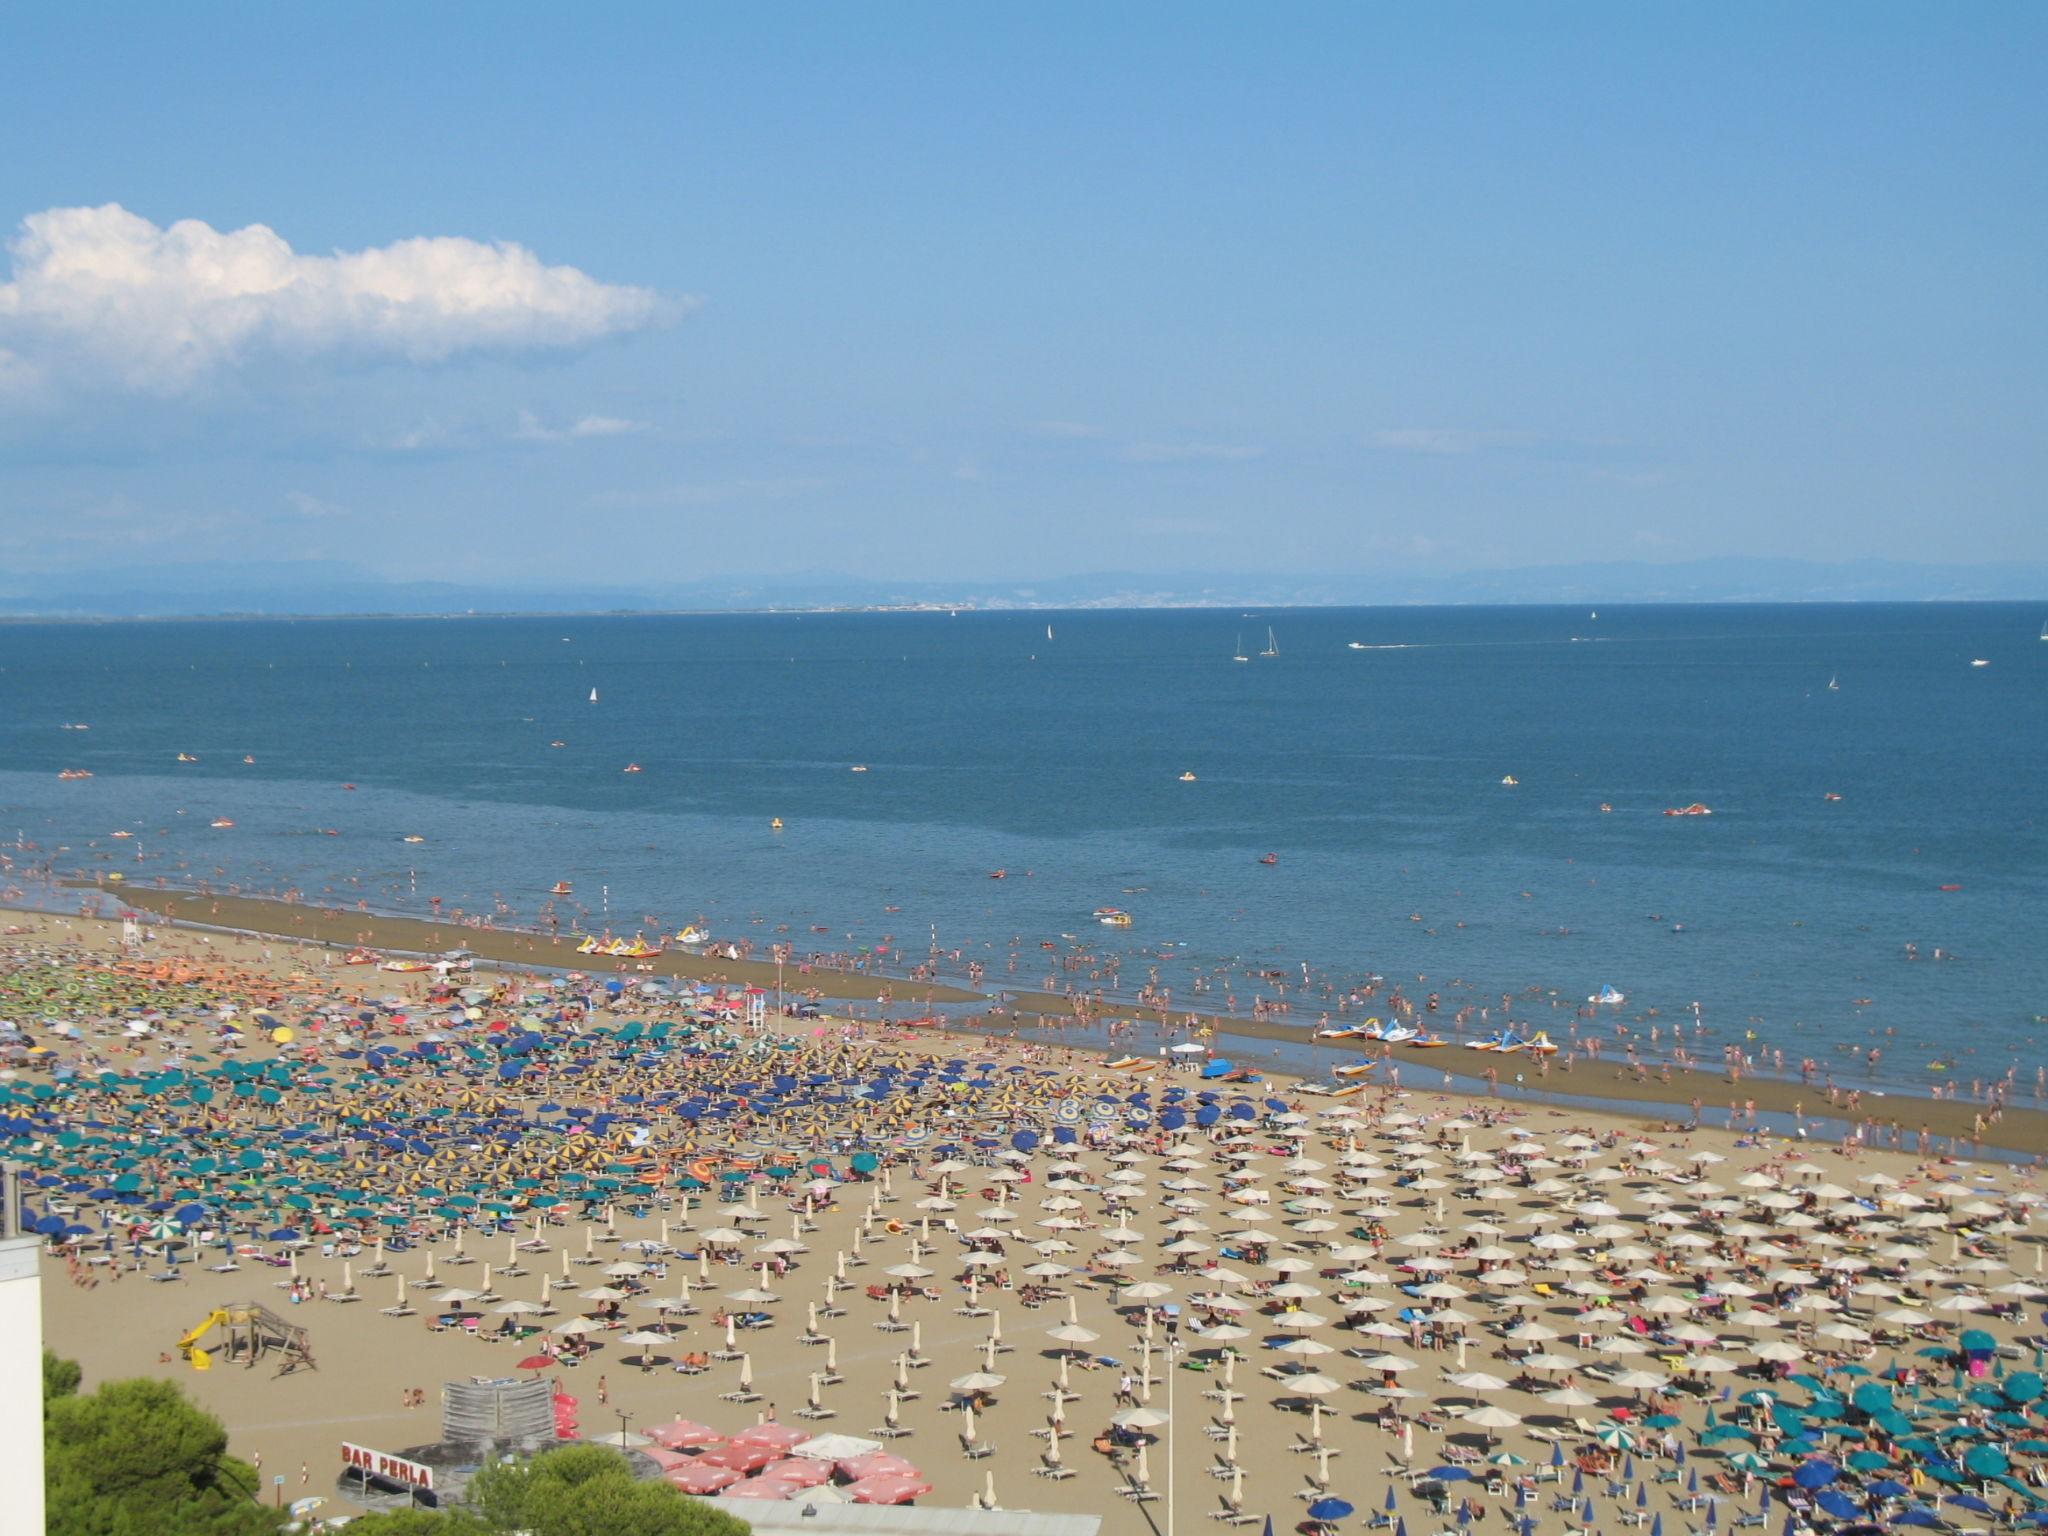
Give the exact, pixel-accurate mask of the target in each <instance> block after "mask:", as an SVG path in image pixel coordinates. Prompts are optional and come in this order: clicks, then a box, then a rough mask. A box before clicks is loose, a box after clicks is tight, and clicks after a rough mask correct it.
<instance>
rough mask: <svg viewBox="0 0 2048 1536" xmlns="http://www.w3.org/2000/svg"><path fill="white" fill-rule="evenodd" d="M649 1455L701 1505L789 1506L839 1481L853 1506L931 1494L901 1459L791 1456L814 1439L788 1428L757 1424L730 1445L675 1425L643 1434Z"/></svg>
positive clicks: (700, 1429)
mask: <svg viewBox="0 0 2048 1536" xmlns="http://www.w3.org/2000/svg"><path fill="white" fill-rule="evenodd" d="M647 1438H648V1440H649V1441H650V1442H651V1444H650V1446H649V1448H648V1450H647V1452H646V1454H647V1455H648V1456H651V1457H652V1458H653V1459H654V1460H655V1461H656V1462H657V1463H658V1464H659V1465H660V1466H661V1469H662V1476H663V1477H664V1478H666V1479H667V1480H668V1481H669V1482H670V1483H672V1484H673V1485H674V1486H675V1487H677V1488H679V1489H681V1490H682V1491H683V1492H684V1493H688V1494H695V1495H696V1496H698V1497H700V1498H704V1497H709V1496H711V1495H713V1494H716V1495H718V1496H719V1497H721V1498H727V1499H788V1498H794V1497H796V1496H797V1495H799V1494H802V1493H804V1492H806V1491H807V1490H809V1489H812V1488H821V1487H823V1486H824V1485H826V1484H827V1483H831V1482H833V1481H834V1480H835V1479H843V1482H842V1483H841V1486H840V1490H839V1491H840V1493H841V1494H842V1495H843V1496H844V1497H845V1498H847V1499H848V1500H850V1501H851V1502H853V1503H855V1504H908V1503H909V1502H911V1501H912V1500H913V1499H918V1498H922V1497H923V1496H924V1495H926V1494H928V1493H930V1492H931V1491H932V1488H931V1484H930V1483H927V1482H925V1481H924V1480H923V1479H922V1478H921V1477H920V1476H919V1475H918V1471H917V1468H916V1467H914V1466H912V1465H911V1464H910V1463H909V1462H907V1461H905V1460H904V1459H903V1458H902V1457H901V1456H892V1455H890V1454H889V1453H888V1452H887V1451H870V1452H867V1453H866V1454H864V1455H860V1456H845V1457H840V1458H838V1459H836V1460H830V1461H828V1460H825V1459H823V1458H821V1457H817V1456H796V1455H792V1454H791V1452H792V1451H794V1450H795V1449H796V1447H797V1446H799V1445H801V1444H802V1443H803V1442H804V1441H806V1440H808V1439H810V1438H811V1437H810V1436H809V1435H808V1434H807V1433H805V1432H804V1431H803V1430H800V1429H795V1428H793V1427H791V1426H790V1425H787V1424H756V1425H755V1426H754V1427H753V1428H751V1429H744V1430H741V1431H740V1432H739V1433H738V1434H736V1435H734V1436H732V1438H730V1439H727V1438H726V1437H725V1436H723V1435H721V1434H719V1433H718V1431H717V1430H715V1429H712V1428H710V1427H709V1426H708V1425H704V1424H699V1423H696V1422H695V1421H694V1420H691V1419H675V1420H672V1421H670V1422H669V1423H667V1424H661V1425H657V1426H656V1427H655V1428H653V1429H651V1430H649V1431H648V1432H647Z"/></svg>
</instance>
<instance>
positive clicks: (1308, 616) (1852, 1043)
mask: <svg viewBox="0 0 2048 1536" xmlns="http://www.w3.org/2000/svg"><path fill="white" fill-rule="evenodd" d="M2044 617H2048V615H2044V613H2043V612H2041V611H2038V609H2037V608H2035V607H2020V606H2014V605H2000V604H1970V605H1965V604H1956V605H1941V604H1915V605H1880V604H1857V605H1796V606H1771V605H1756V606H1739V605H1716V606H1679V605H1673V606H1621V607H1612V608H1610V607H1601V608H1599V609H1598V610H1597V611H1596V610H1594V609H1591V608H1583V607H1575V608H1563V607H1504V608H1482V607H1445V608H1409V607H1398V608H1361V609H1329V608H1318V609H1302V610H1261V611H1256V612H1254V611H1239V610H1228V609H1200V610H1167V611H1076V612H1053V613H1047V612H1022V611H1020V612H972V611H962V612H958V613H953V612H948V611H945V610H938V611H920V612H891V613H802V614H797V613H787V614H707V615H678V616H616V617H613V616H606V617H589V616H575V617H516V618H488V617H476V618H460V619H302V620H285V619H241V620H223V621H175V622H132V623H16V624H9V625H6V626H0V843H8V844H14V845H17V846H14V847H9V848H5V849H0V851H4V852H8V853H10V854H12V855H13V857H14V859H15V860H16V863H17V867H20V866H24V865H27V864H30V863H33V862H36V861H39V860H48V861H52V862H53V863H54V865H55V867H56V868H57V869H58V870H59V871H64V870H83V871H86V872H88V873H90V872H92V871H96V870H97V871H113V870H119V871H121V872H122V873H123V874H124V875H125V876H126V878H127V879H128V880H130V881H132V882H137V883H149V882H156V881H163V882H167V883H170V884H174V885H193V884H197V883H199V882H202V881H205V882H211V883H212V884H214V885H215V886H216V887H219V888H226V887H228V886H230V885H233V886H237V887H239V888H240V889H242V890H244V891H246V892H250V893H264V892H268V893H275V892H279V891H283V890H287V889H289V890H294V891H297V892H299V893H301V895H302V897H303V898H304V899H307V900H319V901H343V902H349V903H353V902H357V901H361V902H366V903H368V904H369V906H370V907H372V908H373V909H376V910H380V911H387V912H394V913H405V914H412V915H422V914H425V913H427V912H429V911H430V910H434V909H433V908H432V907H431V906H430V903H431V902H432V901H433V900H434V899H435V898H438V899H439V910H440V911H442V912H452V911H455V910H457V909H461V910H463V911H465V912H468V913H489V914H492V915H493V918H494V921H496V922H497V923H499V924H500V925H501V926H503V925H509V924H518V923H535V922H538V921H540V920H541V919H542V917H543V914H544V913H545V912H546V911H548V910H552V911H553V912H554V913H555V914H556V915H557V917H558V918H559V919H560V921H561V923H562V927H563V931H565V932H566V931H571V930H578V929H582V930H588V931H599V930H602V929H605V928H609V929H610V930H611V931H613V932H615V933H622V934H630V933H632V932H634V931H636V930H644V931H646V932H648V933H650V934H655V933H659V932H662V931H673V930H674V928H676V927H679V926H681V925H682V924H684V923H685V922H700V923H702V924H704V925H706V926H707V927H708V928H709V929H710V930H711V931H712V933H713V934H714V935H715V936H717V937H720V938H732V939H748V940H752V941H753V943H754V945H755V946H756V948H757V950H758V949H760V948H762V947H765V946H767V945H768V944H771V943H774V942H778V941H780V942H787V943H790V944H792V945H793V946H794V949H795V952H796V953H797V954H799V955H801V954H805V953H820V954H823V953H836V954H859V955H861V956H863V957H864V963H869V964H874V965H877V966H885V967H886V966H891V965H905V964H910V963H914V962H917V961H924V960H927V959H928V958H929V957H930V956H931V955H933V954H934V953H936V954H938V955H939V956H940V968H941V970H942V972H943V973H944V974H945V975H946V976H948V977H952V978H958V977H960V976H962V975H963V973H964V971H965V968H966V966H967V965H968V964H969V963H970V962H978V963H979V964H980V965H981V966H982V967H983V968H984V973H985V974H984V985H985V986H986V987H988V988H990V989H1004V988H1008V989H1017V990H1022V989H1033V988H1038V987H1041V986H1043V985H1045V984H1046V982H1047V981H1048V980H1051V981H1053V982H1054V983H1055V984H1057V985H1071V984H1078V985H1083V986H1091V985H1099V986H1105V987H1108V986H1113V987H1114V988H1115V989H1117V990H1118V991H1119V992H1121V993H1122V994H1124V995H1129V994H1131V993H1133V992H1135V991H1136V990H1137V989H1138V988H1139V987H1141V986H1144V985H1147V984H1148V983H1149V984H1152V985H1154V986H1156V987H1158V988H1170V989H1171V996H1172V1006H1173V1008H1174V1010H1175V1011H1176V1013H1178V1012H1180V1011H1182V1010H1184V1009H1200V1010H1209V1009H1213V1010H1217V1011H1221V1010H1223V1009H1225V1008H1226V1007H1235V1008H1236V1009H1237V1010H1239V1011H1243V1010H1246V1009H1249V1008H1250V1006H1251V1005H1252V1003H1253V1002H1254V1000H1257V999H1264V1000H1267V1001H1279V1000H1281V999H1282V998H1283V997H1284V999H1285V1001H1286V1002H1287V1003H1288V1005H1289V1009H1290V1011H1289V1013H1288V1014H1287V1015H1286V1019H1287V1022H1289V1023H1290V1024H1292V1025H1297V1026H1299V1027H1300V1028H1301V1029H1302V1030H1303V1031H1304V1032H1307V1031H1308V1030H1310V1029H1312V1028H1313V1026H1314V1024H1315V1023H1316V1021H1317V1019H1318V1018H1319V1017H1321V1016H1322V1015H1323V1014H1324V1013H1325V1012H1328V1011H1333V1003H1332V998H1333V996H1336V995H1341V994H1343V993H1344V992H1346V991H1349V990H1350V989H1353V988H1355V987H1357V986H1358V985H1360V984H1361V982H1362V981H1363V980H1364V979H1365V978H1367V977H1370V976H1375V975H1377V976H1380V977H1383V978H1385V982H1384V985H1393V984H1399V985H1400V986H1401V988H1402V989H1403V991H1404V992H1405V993H1406V994H1407V995H1408V996H1410V997H1412V998H1414V999H1416V1000H1417V1001H1418V1002H1420V1001H1421V1000H1422V999H1423V998H1424V997H1425V996H1427V995H1428V994H1431V993H1436V994H1438V995H1439V997H1440V998H1441V1009H1442V1016H1441V1018H1442V1020H1447V1019H1448V1017H1449V1015H1450V1013H1451V1012H1452V1010H1454V1009H1456V1008H1458V1007H1460V1006H1464V1005H1468V1004H1469V1005H1471V1006H1472V1007H1474V1008H1475V1009H1476V1008H1478V1007H1480V1006H1485V1007H1486V1008H1487V1009H1488V1010H1489V1013H1488V1017H1489V1020H1490V1022H1491V1023H1492V1024H1494V1025H1495V1026H1497V1025H1498V1023H1499V1021H1500V1019H1501V1017H1502V1009H1503V999H1504V998H1505V999H1506V1008H1507V1012H1508V1014H1509V1015H1510V1016H1512V1017H1513V1018H1515V1019H1517V1020H1520V1021H1523V1022H1525V1023H1526V1024H1527V1025H1528V1026H1529V1027H1532V1028H1544V1029H1548V1030H1550V1031H1551V1032H1552V1033H1553V1035H1554V1036H1557V1037H1560V1038H1561V1037H1562V1035H1563V1033H1564V1032H1565V1031H1566V1030H1567V1028H1568V1027H1569V1024H1570V1020H1571V1016H1572V1014H1573V1013H1574V1011H1575V1010H1577V1009H1578V1008H1580V1007H1581V1006H1583V1005H1584V1003H1585V1001H1586V1000H1587V999H1588V998H1590V997H1592V996H1594V995H1596V994H1598V993H1599V992H1600V991H1601V989H1602V988H1605V987H1612V988H1614V989H1616V990H1618V991H1619V992H1621V993H1622V994H1624V999H1625V1000H1624V1001H1623V1002H1622V1003H1620V1004H1618V1005H1611V1006H1606V1007H1603V1008H1601V1009H1600V1010H1599V1019H1598V1022H1594V1021H1580V1027H1581V1028H1582V1029H1599V1030H1603V1031H1605V1030H1608V1029H1611V1028H1612V1027H1613V1026H1614V1025H1615V1024H1621V1025H1625V1026H1627V1027H1629V1028H1631V1029H1646V1028H1648V1027H1650V1026H1652V1025H1656V1024H1658V1023H1659V1022H1660V1021H1661V1022H1662V1023H1663V1024H1665V1025H1669V1024H1672V1023H1674V1022H1676V1021H1678V1020H1680V1019H1683V1020H1684V1021H1686V1026H1687V1029H1688V1031H1689V1032H1690V1031H1691V1029H1692V1027H1693V1020H1694V1018H1695V1015H1696V1016H1697V1020H1698V1023H1699V1025H1700V1026H1702V1028H1701V1033H1700V1038H1699V1040H1698V1041H1695V1049H1696V1050H1698V1051H1699V1052H1700V1054H1702V1055H1704V1056H1705V1057H1706V1058H1707V1059H1709V1060H1714V1059H1716V1058H1717V1054H1718V1052H1719V1051H1720V1050H1721V1049H1723V1048H1725V1047H1726V1046H1727V1045H1729V1044H1740V1045H1742V1046H1743V1047H1744V1048H1745V1049H1746V1050H1749V1051H1751V1052H1752V1053H1753V1054H1758V1056H1759V1059H1758V1065H1759V1066H1760V1067H1763V1068H1765V1069H1767V1070H1768V1069H1771V1068H1773V1067H1775V1065H1776V1057H1775V1055H1774V1054H1773V1053H1774V1052H1780V1051H1781V1052H1783V1054H1784V1057H1785V1063H1784V1070H1785V1071H1786V1072H1788V1073H1791V1072H1795V1071H1796V1070H1797V1066H1798V1062H1799V1061H1800V1060H1801V1059H1804V1058H1807V1057H1811V1058H1814V1059H1816V1060H1818V1061H1820V1062H1821V1063H1822V1064H1823V1066H1824V1067H1825V1068H1827V1069H1828V1070H1833V1071H1837V1072H1840V1073H1842V1074H1843V1075H1844V1078H1845V1080H1847V1078H1848V1071H1847V1068H1848V1066H1849V1064H1850V1063H1851V1062H1852V1061H1853V1062H1854V1063H1855V1064H1856V1066H1857V1071H1858V1074H1859V1075H1858V1076H1857V1078H1856V1080H1857V1081H1869V1082H1875V1083H1883V1084H1888V1085H1891V1086H1893V1087H1910V1088H1914V1089H1921V1090H1924V1089H1925V1088H1926V1087H1927V1086H1928V1085H1929V1084H1930V1083H1935V1082H1951V1081H1952V1082H1959V1083H1962V1084H1964V1085H1965V1089H1966V1091H1967V1085H1968V1083H1969V1082H1970V1081H1971V1080H1973V1079H1978V1080H1983V1081H1987V1082H1988V1081H1990V1080H1991V1079H1993V1078H1996V1077H1998V1076H1999V1075H2001V1074H2003V1073H2006V1072H2007V1071H2009V1070H2010V1071H2015V1072H2017V1074H2018V1075H2019V1077H2020V1080H2021V1082H2022V1084H2023V1085H2024V1088H2025V1090H2026V1091H2028V1092H2031V1088H2032V1084H2033V1079H2034V1075H2035V1073H2036V1072H2037V1071H2038V1070H2040V1069H2041V1068H2042V1066H2043V1064H2044V1063H2048V1049H2044V1042H2048V1027H2044V1024H2043V1016H2044V1015H2048V916H2044V914H2048V838H2044V834H2043V817H2044V813H2048V771H2044V766H2043V765H2044V762H2048V643H2043V640H2042V638H2041V635H2042V628H2043V625H2042V621H2043V618H2044ZM1268 651H1271V652H1273V654H1267V652H1268ZM1239 658H1243V659H1239ZM1979 662H1984V663H1988V665H1978V663H1979ZM67 727H69V728H68V729H67ZM180 754H184V756H185V757H186V758H188V759H191V760H190V761H181V760H180ZM631 767H637V769H638V770H639V771H638V772H628V771H627V770H628V769H629V768H631ZM856 767H859V768H862V769H864V770H865V771H863V772H856V771H854V770H855V769H856ZM69 769H84V770H87V771H89V772H90V774H91V775H92V776H91V777H90V778H83V779H73V780H60V779H59V778H58V774H59V772H60V771H63V770H69ZM1695 804H1697V805H1703V806H1706V807H1708V808H1709V809H1710V810H1711V812H1712V814H1711V815H1693V816H1669V815H1667V814H1665V813H1666V811H1667V810H1671V809H1678V808H1683V807H1687V806H1692V805H1695ZM221 819H225V820H228V821H232V823H233V825H232V827H216V826H214V825H213V823H214V822H215V821H216V820H221ZM778 823H779V824H778ZM119 832H126V833H129V834H131V836H129V837H126V838H117V837H115V836H114V835H113V834H115V833H119ZM409 839H417V841H410V840H409ZM997 872H1001V874H1002V876H1003V878H1001V879H994V878H991V877H992V876H993V875H995V874H996V873H997ZM557 882H567V883H568V884H569V885H570V886H571V887H572V890H573V894H572V895H571V896H569V897H566V898H562V899H560V900H557V901H555V902H554V905H553V907H552V909H550V908H549V906H548V903H549V902H550V897H549V891H550V888H551V887H553V886H554V885H555V884H556V883H557ZM1104 907H1114V908H1120V909H1123V910H1124V911H1127V912H1128V913H1129V914H1130V917H1131V922H1130V926H1129V927H1127V928H1110V927H1106V926H1103V925H1102V924H1100V923H1099V922H1098V921H1097V919H1096V917H1095V915H1094V914H1095V912H1096V910H1097V909H1098V908H1104ZM1074 957H1080V958H1074ZM1063 961H1065V962H1066V963H1063ZM1069 965H1070V966H1071V968H1068V967H1069ZM1282 987H1285V988H1286V991H1285V992H1284V994H1283V993H1282V991H1281V990H1280V989H1281V988H1282ZM1383 995H1384V993H1382V996H1383ZM1653 1010H1654V1011H1653ZM1359 1011H1362V1012H1365V1013H1372V1012H1376V1011H1378V1010H1377V1009H1376V1008H1375V1007H1372V1006H1368V1007H1367V1008H1365V1009H1363V1010H1354V1011H1353V1014H1352V1015H1351V1016H1356V1014H1357V1012H1359ZM1475 1032H1476V1031H1475ZM1663 1038H1665V1039H1668V1038H1669V1036H1668V1034H1666V1035H1664V1036H1663ZM1689 1038H1690V1034H1689ZM1873 1047H1876V1048H1878V1049H1879V1050H1880V1052H1881V1055H1880V1058H1879V1061H1878V1063H1877V1065H1876V1067H1875V1069H1874V1070H1873V1069H1871V1068H1870V1067H1869V1065H1868V1063H1867V1052H1868V1051H1869V1050H1870V1049H1871V1048H1873Z"/></svg>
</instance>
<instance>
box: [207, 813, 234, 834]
mask: <svg viewBox="0 0 2048 1536" xmlns="http://www.w3.org/2000/svg"><path fill="white" fill-rule="evenodd" d="M234 824H235V821H234V818H233V817H232V816H216V817H214V818H213V820H212V821H209V822H208V823H207V825H208V826H209V827H218V828H220V829H221V830H222V831H225V830H227V829H228V828H229V827H232V826H233V825H234Z"/></svg>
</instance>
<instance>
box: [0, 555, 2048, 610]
mask: <svg viewBox="0 0 2048 1536" xmlns="http://www.w3.org/2000/svg"><path fill="white" fill-rule="evenodd" d="M2035 599H2040V600H2048V565H2043V564H2004V565H1919V564H1912V563H1908V562H1904V561H1891V560H1856V561H1844V562H1841V563H1833V564H1821V563H1814V562H1807V561H1798V560H1765V559H1745V558H1740V557H1729V558H1723V559H1712V560H1691V561H1684V562H1680V563H1676V564H1668V565H1658V564H1649V563H1637V562H1612V563H1603V564H1587V565H1555V566H1525V567H1518V568H1514V569H1503V570H1477V571H1466V572H1458V573H1448V574H1443V573H1431V574H1421V573H1400V572H1387V573H1379V574H1371V575H1366V574H1358V575H1331V576H1318V577H1298V576H1269V575H1250V574H1244V575H1238V574H1227V573H1216V572H1194V573H1180V574H1173V575H1140V574H1134V573H1130V572H1108V573H1103V574H1098V575H1088V576H1063V577H1056V578H1049V579H1047V580H1043V581H931V580H905V581H877V580H873V579H870V578H862V577H841V576H833V575H829V574H818V573H794V574H787V575H763V576H755V577H718V578H711V579H707V580H702V581H695V582H688V583H683V584H680V585H676V586H663V587H652V586H650V587H644V588H629V587H617V588H611V587H545V586H538V585H536V586H517V585H509V584H508V585H495V584H486V583H466V582H445V581H394V580H390V579H387V578H385V577H381V576H378V575H375V574H374V573H371V572H368V571H364V570H362V569H360V568H358V567H355V566H350V565H346V564H342V563H338V562H310V563H303V564H253V563H252V564H237V563H219V564H189V565H161V566H138V567H133V568H127V569H111V570H101V571H98V572H94V573H92V574H90V575H89V576H88V575H87V574H84V573H75V572H67V573H61V574H49V575H27V574H23V573H19V572H16V573H0V615H7V616H12V617H18V618H73V619H115V618H143V617H155V618H200V617H212V616H222V617H225V616H230V615H276V616H280V617H282V616H305V617H331V616H339V615H345V614H392V615H397V614H406V615H422V616H448V615H460V614H482V613H491V614H512V613H662V612H739V611H745V610H750V609H751V610H758V609H783V610H788V609H800V610H806V611H817V610H829V609H856V610H858V609H885V608H979V609H1032V608H1047V609H1053V608H1063V609H1072V608H1199V607H1233V608H1235V607H1261V608H1279V607H1310V608H1313V607H1372V606H1404V605H1420V604H1443V605H1459V604H1522V603H1570V604H1577V603H1741V602H1753V603H1785V602H1796V603H1806V602H1832V603H1854V602H1942V601H1947V602H1984V601H2024V600H2035Z"/></svg>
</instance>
